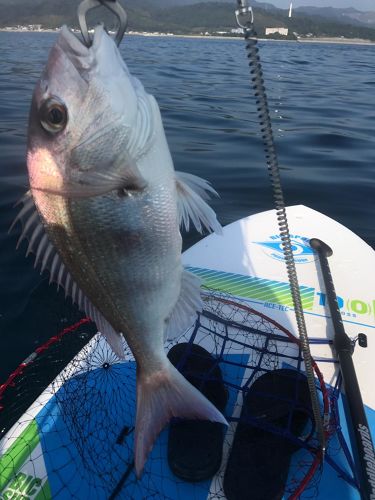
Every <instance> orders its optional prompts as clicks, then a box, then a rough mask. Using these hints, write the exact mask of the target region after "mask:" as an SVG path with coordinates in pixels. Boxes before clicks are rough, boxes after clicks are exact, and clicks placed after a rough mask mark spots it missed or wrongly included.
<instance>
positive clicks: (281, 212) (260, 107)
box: [236, 0, 326, 454]
mask: <svg viewBox="0 0 375 500" xmlns="http://www.w3.org/2000/svg"><path fill="white" fill-rule="evenodd" d="M237 5H238V9H237V10H236V18H237V23H238V25H239V26H240V28H242V29H243V30H244V36H245V41H246V50H247V57H248V59H249V66H250V76H251V82H252V85H253V87H254V91H255V97H256V105H257V111H258V116H259V122H260V126H261V133H262V139H263V144H264V150H265V153H266V160H267V167H268V173H269V176H270V179H271V184H272V190H273V197H274V202H275V208H276V215H277V222H278V225H279V231H280V238H281V242H282V247H283V252H284V259H285V264H286V268H287V273H288V278H289V285H290V291H291V295H292V299H293V305H294V312H295V317H296V321H297V326H298V333H299V338H300V343H301V350H302V353H303V359H304V363H305V368H306V376H307V381H308V385H309V389H310V395H311V405H312V410H313V413H314V420H315V425H316V428H317V434H318V439H319V443H320V447H321V450H322V453H323V454H324V451H325V430H324V424H323V420H322V416H321V413H320V404H319V398H318V393H317V390H316V386H315V378H314V370H313V366H312V359H311V352H310V345H309V339H308V336H307V330H306V323H305V318H304V314H303V307H302V300H301V294H300V289H299V284H298V277H297V271H296V266H295V262H294V257H293V250H292V244H291V241H290V233H289V226H288V219H287V214H286V207H285V202H284V196H283V190H282V186H281V179H280V169H279V164H278V160H277V154H276V148H275V143H274V139H273V132H272V124H271V118H270V114H269V108H268V101H267V95H266V90H265V87H264V80H263V72H262V66H261V62H260V58H259V54H258V52H259V49H258V47H257V35H256V32H255V29H254V16H253V11H252V8H251V7H250V6H249V5H248V2H247V0H237ZM324 420H326V418H325V419H324Z"/></svg>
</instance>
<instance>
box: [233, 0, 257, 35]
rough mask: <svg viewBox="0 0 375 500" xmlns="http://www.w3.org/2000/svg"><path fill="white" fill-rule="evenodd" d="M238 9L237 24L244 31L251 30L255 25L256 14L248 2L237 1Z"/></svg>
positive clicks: (243, 0)
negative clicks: (250, 27) (251, 26)
mask: <svg viewBox="0 0 375 500" xmlns="http://www.w3.org/2000/svg"><path fill="white" fill-rule="evenodd" d="M237 5H238V9H237V10H236V19H237V24H238V26H239V27H240V28H242V29H247V28H249V25H252V24H254V13H253V9H252V8H251V7H250V5H249V2H248V0H237Z"/></svg>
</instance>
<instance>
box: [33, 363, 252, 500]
mask: <svg viewBox="0 0 375 500" xmlns="http://www.w3.org/2000/svg"><path fill="white" fill-rule="evenodd" d="M224 359H225V360H228V361H229V362H234V363H236V364H234V365H232V364H228V363H222V364H221V368H222V372H223V378H224V380H225V381H226V382H228V383H230V384H235V385H237V386H241V385H242V379H243V376H244V368H243V367H240V366H238V364H239V363H240V364H241V365H242V364H243V365H246V363H247V361H248V355H246V354H231V355H227V356H225V357H224ZM237 396H238V391H237V390H235V389H230V390H229V401H228V404H227V408H226V412H225V413H226V415H229V416H230V415H232V413H233V410H234V405H235V402H236V399H237ZM134 417H135V363H134V362H129V363H121V364H117V365H112V366H110V367H109V368H106V369H105V368H98V369H95V370H93V371H91V372H88V373H85V374H83V375H80V376H76V377H74V378H72V379H70V380H68V381H67V382H66V383H65V384H64V385H63V387H61V388H60V389H59V391H58V392H57V393H56V395H55V396H54V397H53V398H52V399H51V400H50V401H49V402H48V404H47V405H46V406H45V407H44V408H43V409H42V410H41V412H40V413H39V414H38V415H37V417H36V421H37V424H38V427H39V434H40V441H41V445H42V449H43V456H44V459H45V463H46V468H47V474H48V480H49V484H50V489H51V493H52V497H53V498H54V499H65V498H66V499H68V498H74V497H76V498H90V500H94V499H103V498H109V497H110V496H111V494H112V493H113V492H114V491H115V489H116V487H117V486H118V484H119V483H120V481H121V480H122V479H123V478H124V474H125V473H126V470H127V469H128V467H129V466H130V467H129V469H130V470H131V472H130V473H129V474H128V475H127V479H126V480H125V481H124V484H123V485H122V488H121V491H120V493H119V494H118V495H117V496H116V498H123V499H129V498H132V499H143V498H155V499H159V498H160V499H161V498H163V499H168V498H169V499H172V500H175V499H178V498H192V499H194V500H204V499H206V498H207V495H208V493H209V490H210V485H211V481H205V482H201V483H196V484H192V483H186V482H183V481H181V480H179V479H178V478H176V477H175V476H174V475H173V474H172V472H171V471H170V469H169V466H168V462H167V443H168V428H166V429H165V430H164V431H163V432H162V433H161V434H160V436H159V438H158V440H157V441H156V443H155V445H154V447H153V449H152V452H151V453H150V456H149V458H148V461H147V463H146V466H145V470H144V473H143V476H142V478H141V480H139V481H138V480H137V479H136V477H135V473H134V469H132V468H131V463H132V462H133V438H134V432H133V431H132V428H133V426H134ZM129 431H130V432H129ZM127 432H129V433H128V435H127V436H125V434H126V433H127ZM119 438H120V441H121V439H122V442H121V443H118V442H117V441H118V440H119Z"/></svg>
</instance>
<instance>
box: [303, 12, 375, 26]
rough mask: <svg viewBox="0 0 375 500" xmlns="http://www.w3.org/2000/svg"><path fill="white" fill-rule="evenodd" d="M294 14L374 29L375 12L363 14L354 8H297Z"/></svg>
mask: <svg viewBox="0 0 375 500" xmlns="http://www.w3.org/2000/svg"><path fill="white" fill-rule="evenodd" d="M294 12H295V13H298V14H301V13H302V14H304V15H306V14H308V15H309V16H319V17H322V18H324V19H329V20H333V21H336V22H339V23H343V24H353V25H357V26H367V27H374V28H375V11H374V12H363V11H359V10H357V9H354V8H352V7H351V8H348V9H337V8H333V7H297V8H296V9H294Z"/></svg>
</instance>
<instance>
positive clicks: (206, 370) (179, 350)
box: [168, 343, 228, 482]
mask: <svg viewBox="0 0 375 500" xmlns="http://www.w3.org/2000/svg"><path fill="white" fill-rule="evenodd" d="M168 358H169V360H170V361H171V363H172V364H173V365H174V366H175V367H176V368H177V369H178V370H179V371H180V372H181V373H182V374H183V375H184V376H185V378H186V379H187V380H188V381H189V382H190V383H191V384H192V385H193V386H194V387H196V388H197V389H198V390H200V391H201V392H202V394H204V395H205V396H206V398H207V399H208V400H209V401H211V403H213V404H214V405H215V406H216V407H217V408H218V410H220V411H221V412H223V411H224V409H225V406H226V404H227V401H228V393H227V390H226V389H225V387H224V384H223V378H222V374H221V370H220V368H219V365H218V362H217V360H216V359H215V358H214V357H213V356H211V355H210V354H209V352H207V351H206V350H205V349H203V347H201V346H199V345H196V344H189V343H182V344H177V345H175V346H174V347H172V349H171V350H170V351H169V353H168ZM205 375H207V376H208V378H209V379H208V380H205ZM225 428H226V427H225V426H224V425H223V424H220V423H218V422H208V421H203V420H182V419H179V420H177V419H175V420H172V423H171V425H170V428H169V438H168V463H169V467H170V468H171V470H172V472H173V474H175V475H176V476H177V477H179V478H180V479H183V480H184V481H188V482H198V481H205V480H207V479H210V478H212V477H213V476H214V475H215V474H216V472H217V471H218V470H219V468H220V464H221V459H222V453H223V442H224V431H225Z"/></svg>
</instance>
